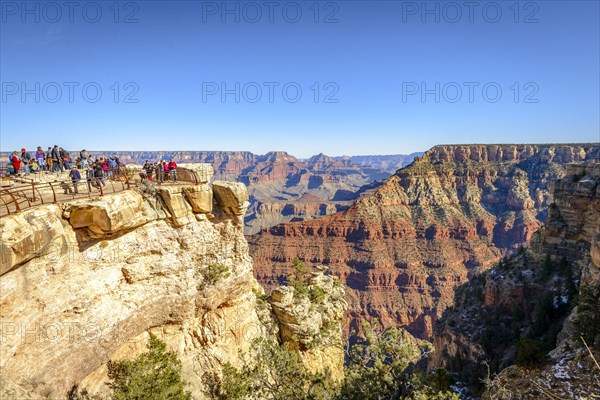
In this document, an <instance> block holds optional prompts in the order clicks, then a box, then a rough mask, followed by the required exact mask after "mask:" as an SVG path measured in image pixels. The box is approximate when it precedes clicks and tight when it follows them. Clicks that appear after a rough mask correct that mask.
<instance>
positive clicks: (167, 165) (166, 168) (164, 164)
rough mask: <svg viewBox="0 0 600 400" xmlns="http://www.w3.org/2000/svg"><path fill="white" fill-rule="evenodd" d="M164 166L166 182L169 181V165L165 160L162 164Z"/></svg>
mask: <svg viewBox="0 0 600 400" xmlns="http://www.w3.org/2000/svg"><path fill="white" fill-rule="evenodd" d="M162 166H163V171H164V173H165V174H164V177H165V181H168V180H169V164H167V162H166V161H165V160H163V162H162Z"/></svg>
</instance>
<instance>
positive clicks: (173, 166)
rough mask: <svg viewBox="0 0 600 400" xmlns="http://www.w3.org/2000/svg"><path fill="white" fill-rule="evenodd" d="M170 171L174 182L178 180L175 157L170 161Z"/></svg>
mask: <svg viewBox="0 0 600 400" xmlns="http://www.w3.org/2000/svg"><path fill="white" fill-rule="evenodd" d="M169 171H170V172H171V178H172V179H173V182H177V163H176V162H175V161H173V159H171V161H169Z"/></svg>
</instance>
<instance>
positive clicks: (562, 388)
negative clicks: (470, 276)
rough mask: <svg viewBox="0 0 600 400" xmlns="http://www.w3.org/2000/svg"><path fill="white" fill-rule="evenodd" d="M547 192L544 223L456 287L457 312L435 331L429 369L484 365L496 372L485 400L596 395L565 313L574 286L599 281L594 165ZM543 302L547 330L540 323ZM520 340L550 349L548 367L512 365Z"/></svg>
mask: <svg viewBox="0 0 600 400" xmlns="http://www.w3.org/2000/svg"><path fill="white" fill-rule="evenodd" d="M549 188H550V191H549V202H550V205H549V214H548V220H547V221H546V223H545V226H544V227H543V228H542V229H540V230H539V231H538V232H537V233H536V234H535V235H534V238H533V240H532V242H531V244H530V247H529V248H528V249H527V250H526V251H522V252H520V253H519V254H518V255H516V256H515V257H512V258H511V259H508V260H505V261H503V262H502V263H500V265H498V266H496V267H494V268H493V269H491V270H490V271H488V272H486V273H485V274H484V275H482V276H481V277H478V278H477V279H474V280H472V281H471V282H469V283H468V284H466V285H464V286H463V287H461V288H460V289H458V290H457V293H456V302H455V308H454V309H452V310H448V311H447V312H446V313H445V315H444V316H443V318H442V319H441V320H440V321H439V322H438V324H437V326H436V329H435V336H434V346H435V348H436V352H435V353H434V355H433V357H432V358H431V366H432V367H440V366H442V367H446V368H452V369H456V367H459V369H463V370H464V369H465V368H466V367H467V366H469V365H476V364H477V363H481V362H483V361H484V360H487V361H488V362H489V363H490V365H491V367H492V371H491V372H492V373H495V372H496V371H497V370H502V371H501V372H500V374H499V375H498V376H497V377H496V378H495V379H494V380H493V382H492V383H491V386H490V387H489V388H488V390H487V392H486V393H485V395H484V398H486V399H489V400H508V399H537V398H541V397H543V396H548V397H552V396H551V395H554V396H557V397H558V398H565V399H576V398H581V397H582V396H583V397H585V396H589V395H591V394H592V393H594V392H595V393H600V381H599V380H598V379H597V377H598V376H599V375H598V374H599V372H600V371H599V370H598V369H596V368H595V366H594V364H593V362H592V360H591V358H590V357H589V354H588V353H587V351H585V350H584V349H581V344H580V342H579V343H578V339H579V338H578V337H575V335H574V334H573V320H574V318H575V316H576V314H577V308H575V309H574V310H573V311H572V312H571V311H570V309H571V306H572V301H573V299H574V296H575V294H576V287H575V285H577V284H578V283H580V284H581V285H587V284H590V283H592V282H595V281H598V279H600V273H599V271H600V269H599V262H600V260H599V259H598V257H597V251H598V238H599V234H600V164H597V163H595V164H587V165H569V166H568V167H567V172H566V176H565V177H563V178H562V179H559V180H556V181H554V182H552V183H551V184H550V186H549ZM571 279H572V281H571ZM545 298H548V299H549V300H550V301H549V304H550V306H549V307H550V310H549V311H548V313H547V314H546V315H550V316H551V318H550V319H549V320H548V325H547V326H546V325H541V322H540V321H541V320H540V315H541V316H544V314H543V313H540V310H544V299H545ZM546 307H547V306H546ZM542 322H543V321H542ZM523 337H526V338H533V339H536V340H539V342H540V343H542V344H543V345H544V346H548V347H550V348H554V347H555V348H554V350H552V351H551V352H550V353H549V362H548V363H546V364H545V365H543V366H541V367H538V368H536V369H534V370H531V369H529V370H528V369H524V368H521V367H517V366H515V365H512V364H514V363H515V343H516V342H517V341H518V340H519V339H520V338H523ZM546 351H547V350H546ZM457 361H458V364H459V365H453V364H456V362H457ZM548 393H550V395H549V394H548Z"/></svg>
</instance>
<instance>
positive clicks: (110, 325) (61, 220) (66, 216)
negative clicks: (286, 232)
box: [0, 187, 343, 400]
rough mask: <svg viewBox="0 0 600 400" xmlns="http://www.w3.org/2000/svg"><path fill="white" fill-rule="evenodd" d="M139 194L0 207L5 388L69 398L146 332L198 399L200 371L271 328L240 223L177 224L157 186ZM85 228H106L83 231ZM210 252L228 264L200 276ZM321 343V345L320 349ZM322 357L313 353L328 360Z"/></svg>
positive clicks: (1, 390)
mask: <svg viewBox="0 0 600 400" xmlns="http://www.w3.org/2000/svg"><path fill="white" fill-rule="evenodd" d="M162 189H164V188H161V190H162ZM169 189H170V190H167V191H163V192H161V196H164V197H163V198H166V199H167V200H168V201H170V204H171V209H172V210H174V214H175V215H177V214H176V213H178V212H179V211H180V210H178V208H177V205H176V204H178V202H180V201H181V202H183V204H187V202H186V200H185V199H184V198H183V195H182V193H181V192H178V191H177V190H176V189H177V188H175V187H173V188H169ZM138 196H139V195H138V194H137V193H136V194H132V193H130V192H122V193H118V194H113V195H107V196H105V197H103V198H102V201H97V200H95V199H85V200H78V201H76V202H73V203H67V204H63V207H64V212H63V211H62V210H61V208H60V207H59V206H56V205H55V206H45V207H38V208H34V209H31V210H27V211H25V212H22V213H19V214H16V215H14V216H10V217H3V218H2V219H0V224H2V228H3V229H2V234H3V237H2V245H3V246H6V247H3V250H4V249H5V248H6V249H7V251H8V253H9V254H11V256H10V257H12V258H10V260H11V261H10V262H11V263H12V264H6V265H9V267H7V269H6V270H7V271H8V272H6V273H4V275H3V276H2V279H0V308H1V309H2V341H0V354H2V357H1V358H0V368H1V371H2V376H1V377H0V395H2V396H4V395H6V396H12V395H17V396H22V398H26V399H27V398H32V399H33V398H35V399H38V398H53V399H54V398H56V399H58V398H63V399H64V398H66V394H67V391H68V390H69V389H71V387H72V386H73V384H78V385H79V386H80V388H84V389H88V390H89V391H90V393H91V394H92V395H95V394H100V395H104V394H106V393H107V388H106V381H107V379H106V363H107V362H108V360H111V359H112V360H118V359H124V358H132V357H135V356H136V355H138V354H141V352H143V351H145V341H146V339H147V338H148V335H149V333H152V334H155V335H157V336H158V337H159V338H161V339H162V340H163V341H165V342H166V343H167V346H168V349H169V350H172V351H174V352H175V353H176V354H177V356H178V358H179V359H180V360H181V361H182V366H183V371H182V375H183V379H185V380H186V381H187V382H189V387H188V389H189V390H191V391H192V393H193V394H194V398H195V399H200V400H202V399H205V398H208V397H207V396H206V390H207V381H206V379H207V377H208V375H207V372H214V373H216V374H217V375H218V374H219V373H220V370H221V368H222V366H223V365H224V364H225V363H231V364H232V365H234V366H239V365H240V363H241V360H240V352H241V353H244V352H247V351H248V350H249V349H250V345H251V343H252V342H253V341H254V339H257V338H262V339H267V340H275V339H276V338H275V336H274V335H275V334H277V329H273V324H275V322H274V321H273V320H271V321H270V322H269V320H270V319H271V318H272V317H271V311H270V309H268V308H267V309H262V308H261V307H259V306H258V305H257V294H256V293H260V288H259V286H258V283H257V282H256V280H255V279H254V277H253V276H252V260H251V258H250V257H249V255H248V245H247V242H246V240H245V237H244V234H243V226H242V225H241V224H239V223H237V222H235V221H234V220H233V219H232V218H230V217H228V216H225V217H224V218H218V217H213V218H212V219H211V220H208V218H204V219H202V220H196V218H194V217H193V215H194V214H193V213H192V214H191V215H192V218H190V221H189V222H188V223H187V224H186V225H185V226H180V227H174V226H173V225H174V224H173V223H172V222H171V221H170V219H166V218H162V219H160V218H158V212H157V211H156V210H155V207H156V206H157V204H156V203H155V202H153V199H154V197H153V196H150V195H148V193H146V196H145V197H138ZM177 196H178V197H177ZM140 198H141V201H142V204H141V205H139V207H138V203H137V202H136V201H134V200H136V199H140ZM179 204H182V203H179ZM117 205H122V206H121V207H117ZM187 207H189V209H190V210H191V206H190V205H188V206H187ZM183 208H184V209H185V207H183ZM146 209H151V210H154V211H153V213H151V214H150V217H151V218H153V219H152V220H150V221H149V222H146V223H144V224H143V225H138V222H134V223H133V222H131V221H127V220H122V219H123V218H125V219H126V218H130V219H132V220H134V221H135V220H136V216H137V215H138V214H144V210H146ZM134 211H135V215H129V214H128V213H130V212H131V213H133V212H134ZM190 213H191V211H190ZM198 215H204V214H198ZM180 217H181V215H180ZM98 218H105V219H106V220H100V221H98ZM144 218H145V217H144ZM67 220H69V221H71V223H72V224H73V225H71V224H70V223H69V222H67ZM74 227H77V228H76V229H75V228H74ZM5 228H7V229H5ZM42 228H43V229H42ZM83 229H87V230H90V231H92V230H93V231H95V232H99V234H101V235H103V238H102V240H97V239H93V240H90V238H89V237H88V236H85V235H81V234H80V232H79V231H80V230H83ZM11 232H12V233H11ZM109 232H110V234H109ZM113 233H118V234H113ZM5 235H6V236H5ZM18 237H21V238H23V239H22V240H20V241H19V240H16V239H15V238H18ZM5 239H6V240H5ZM27 241H31V242H36V243H37V242H39V243H41V244H43V245H46V244H47V246H48V247H52V246H53V245H55V244H58V245H59V249H57V250H53V252H52V253H51V255H52V259H51V260H48V257H45V255H46V253H48V252H45V253H44V254H40V252H32V253H29V247H28V246H29V245H27ZM3 261H4V260H3ZM17 263H20V264H17ZM215 263H219V264H222V265H224V266H225V267H226V269H227V271H228V275H227V276H226V277H225V276H223V277H218V278H216V280H214V281H213V280H211V281H210V282H209V283H208V284H207V280H206V277H205V276H206V274H207V270H208V269H209V268H210V266H211V265H213V264H215ZM4 265H5V264H4V263H3V268H4ZM10 265H13V266H15V265H20V267H19V268H13V267H11V266H10ZM261 301H262V300H261ZM342 314H343V313H342ZM338 328H339V324H338ZM311 354H312V353H311ZM326 354H328V353H327V349H326V348H325V347H321V348H319V353H316V356H315V357H317V356H319V357H321V356H323V357H325V356H324V355H326ZM323 357H321V358H315V360H318V362H319V363H321V364H323V365H325V361H323ZM330 359H331V360H332V361H331V362H330V363H329V364H328V365H329V367H330V368H331V369H333V370H336V371H341V370H342V367H341V366H342V362H343V357H331V358H330ZM315 362H316V361H315ZM32 366H35V368H33V367H32ZM21 389H23V390H21ZM29 392H30V393H31V397H28V396H29ZM8 398H14V397H8ZM17 398H21V397H17Z"/></svg>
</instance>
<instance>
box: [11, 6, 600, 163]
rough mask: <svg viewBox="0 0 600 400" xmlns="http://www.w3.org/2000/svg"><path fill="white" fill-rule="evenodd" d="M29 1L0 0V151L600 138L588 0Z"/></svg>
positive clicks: (598, 49)
mask: <svg viewBox="0 0 600 400" xmlns="http://www.w3.org/2000/svg"><path fill="white" fill-rule="evenodd" d="M24 4H28V6H27V7H29V8H26V7H25V6H23V5H24ZM46 4H50V3H44V2H29V3H21V2H3V3H2V24H1V35H0V36H1V38H0V58H1V59H2V68H1V70H0V76H1V81H2V88H1V89H2V96H1V99H0V100H1V103H0V106H1V111H0V116H1V118H0V133H1V139H2V140H1V141H0V150H2V151H10V150H19V149H20V148H21V147H29V148H28V149H30V148H32V146H37V145H41V146H48V145H51V144H52V145H53V144H55V143H56V144H58V145H60V146H63V147H65V148H67V149H69V150H78V149H81V148H87V149H114V148H123V149H131V151H136V150H137V151H142V150H144V149H147V151H176V150H179V151H183V150H181V149H185V150H191V149H199V148H200V149H207V151H217V150H222V151H235V150H239V149H243V150H240V151H251V152H253V153H256V154H265V153H267V152H268V151H271V150H273V149H283V150H284V151H287V152H288V153H290V154H293V155H295V156H297V157H300V158H306V157H310V156H311V155H314V154H318V153H324V154H327V155H365V154H408V153H412V152H416V151H425V150H427V149H429V148H431V147H432V146H434V145H436V144H441V143H456V144H467V143H498V142H506V143H572V142H579V143H582V142H592V143H595V142H600V115H599V111H598V110H599V109H600V99H599V97H600V80H599V77H598V71H599V70H600V59H599V58H600V57H599V55H600V39H599V37H600V27H599V21H600V19H599V18H598V15H599V13H600V6H599V3H598V2H590V1H573V2H565V1H552V2H479V3H478V4H479V6H477V7H475V8H473V9H469V8H468V7H465V6H464V5H461V4H462V3H460V2H450V3H448V2H446V3H444V2H435V1H433V2H407V1H400V2H386V1H375V2H364V1H351V2H350V1H347V2H341V1H340V2H320V3H312V2H308V3H306V2H280V3H277V4H279V5H278V6H277V7H275V6H274V7H275V8H273V9H269V7H266V6H265V5H264V4H263V3H261V2H249V3H248V2H186V1H174V2H163V1H146V2H126V3H125V2H122V3H114V4H119V7H115V6H114V4H113V3H110V4H109V3H95V2H82V3H80V5H79V6H78V7H77V8H74V9H73V10H69V9H68V7H66V6H64V5H63V6H61V4H62V3H54V2H52V4H58V5H59V6H60V7H62V9H58V8H57V6H53V7H54V8H53V7H50V6H47V5H46ZM448 4H450V6H448ZM515 4H518V7H516V6H515ZM24 7H25V8H24ZM111 7H112V8H111ZM265 7H266V8H265ZM84 10H85V12H84ZM40 66H43V67H42V68H40ZM300 93H301V95H300Z"/></svg>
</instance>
